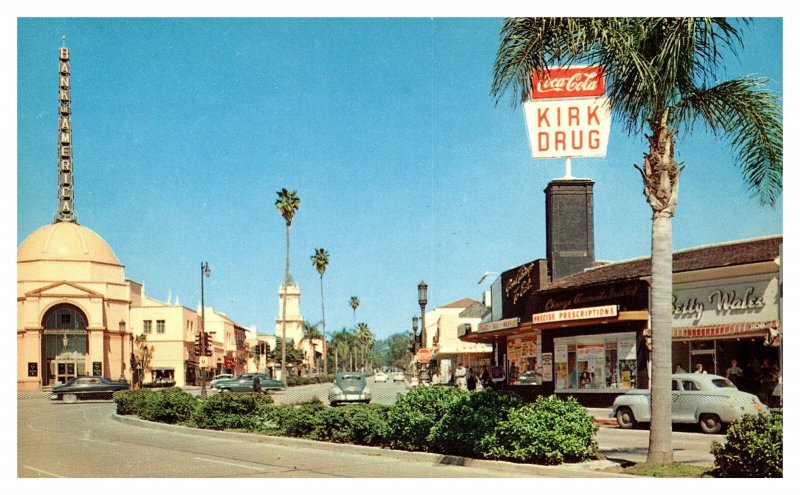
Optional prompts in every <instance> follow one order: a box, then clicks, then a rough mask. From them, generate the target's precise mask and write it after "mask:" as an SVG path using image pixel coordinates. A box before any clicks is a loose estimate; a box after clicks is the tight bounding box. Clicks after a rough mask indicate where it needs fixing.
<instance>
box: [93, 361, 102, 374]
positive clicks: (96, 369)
mask: <svg viewBox="0 0 800 495" xmlns="http://www.w3.org/2000/svg"><path fill="white" fill-rule="evenodd" d="M92 375H94V376H103V363H102V362H101V361H94V362H92Z"/></svg>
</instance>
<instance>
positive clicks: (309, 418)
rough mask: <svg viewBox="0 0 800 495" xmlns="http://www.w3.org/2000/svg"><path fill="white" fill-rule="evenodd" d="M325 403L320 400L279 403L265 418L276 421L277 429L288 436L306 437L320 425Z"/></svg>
mask: <svg viewBox="0 0 800 495" xmlns="http://www.w3.org/2000/svg"><path fill="white" fill-rule="evenodd" d="M324 409H325V405H324V404H322V403H321V402H319V401H317V402H315V403H314V402H311V403H305V404H294V405H290V404H287V405H280V406H276V407H275V408H274V410H273V411H270V412H269V414H268V416H267V420H269V419H272V420H275V421H277V425H276V426H277V428H276V429H277V431H278V432H279V434H281V435H286V436H289V437H297V438H306V437H310V436H311V433H312V432H313V431H314V430H316V429H317V428H318V427H319V425H320V416H321V412H322V411H323V410H324Z"/></svg>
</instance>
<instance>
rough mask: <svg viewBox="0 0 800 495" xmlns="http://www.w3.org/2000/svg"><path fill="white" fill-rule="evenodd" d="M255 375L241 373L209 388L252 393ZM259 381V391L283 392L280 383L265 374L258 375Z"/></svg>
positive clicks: (219, 381) (217, 382)
mask: <svg viewBox="0 0 800 495" xmlns="http://www.w3.org/2000/svg"><path fill="white" fill-rule="evenodd" d="M255 376H256V374H255V373H242V374H241V375H236V376H234V377H233V378H228V379H224V380H218V381H216V382H215V383H213V384H212V385H211V388H213V389H215V390H219V391H220V392H252V391H253V378H254V377H255ZM258 377H259V379H260V380H261V391H262V392H265V393H266V392H270V391H276V390H283V389H284V388H285V387H284V386H283V383H282V382H279V381H276V380H273V379H271V378H270V377H269V375H267V374H266V373H259V374H258Z"/></svg>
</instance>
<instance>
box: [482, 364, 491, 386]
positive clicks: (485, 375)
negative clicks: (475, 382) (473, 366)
mask: <svg viewBox="0 0 800 495" xmlns="http://www.w3.org/2000/svg"><path fill="white" fill-rule="evenodd" d="M481 385H483V388H489V387H491V386H492V377H491V375H489V369H488V368H487V367H486V365H484V366H483V372H482V373H481Z"/></svg>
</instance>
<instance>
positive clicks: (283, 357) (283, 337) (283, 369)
mask: <svg viewBox="0 0 800 495" xmlns="http://www.w3.org/2000/svg"><path fill="white" fill-rule="evenodd" d="M288 280H289V223H288V222H287V223H286V270H285V271H284V272H283V301H282V302H281V304H282V306H283V308H282V311H283V312H282V314H281V341H282V342H283V345H281V381H282V382H283V384H284V385H286V289H288V287H286V284H287V283H288Z"/></svg>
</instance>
